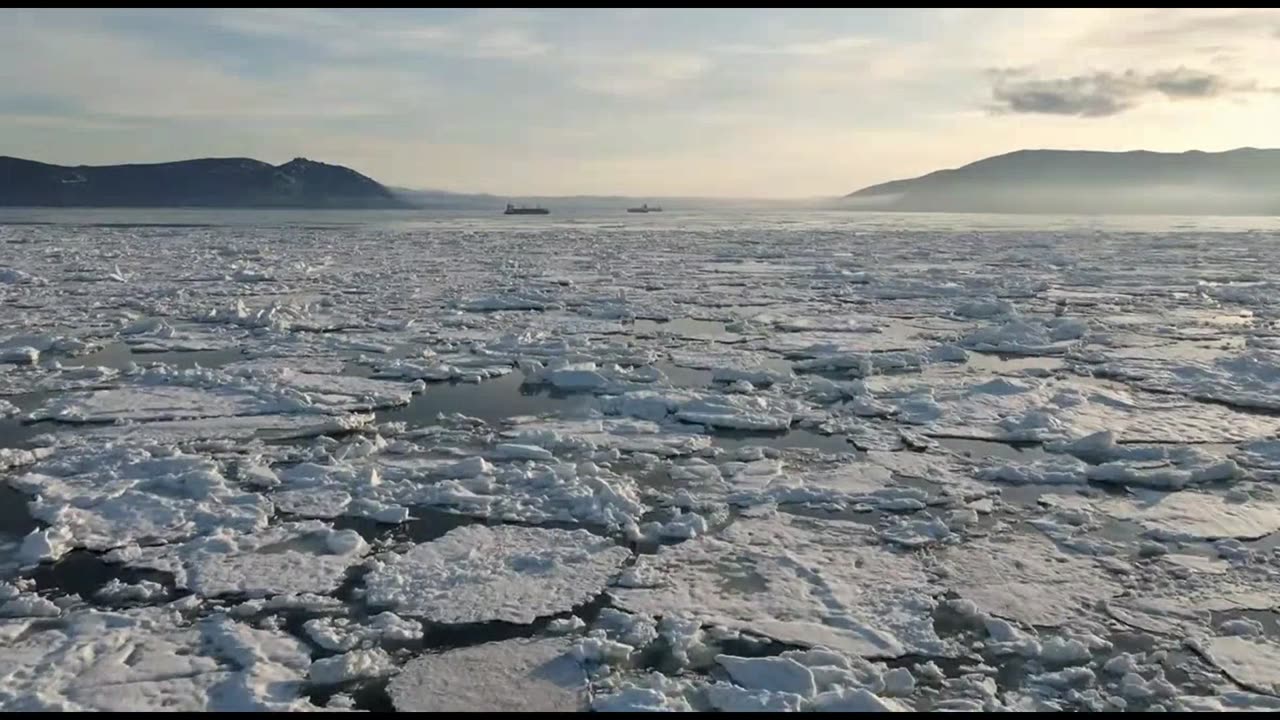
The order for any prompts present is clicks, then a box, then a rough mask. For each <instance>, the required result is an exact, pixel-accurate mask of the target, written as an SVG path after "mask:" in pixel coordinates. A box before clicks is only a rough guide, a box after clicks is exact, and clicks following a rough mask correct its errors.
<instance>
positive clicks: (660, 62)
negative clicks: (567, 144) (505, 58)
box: [566, 52, 712, 98]
mask: <svg viewBox="0 0 1280 720" xmlns="http://www.w3.org/2000/svg"><path fill="white" fill-rule="evenodd" d="M567 61H568V62H567V63H566V68H567V69H569V71H570V72H571V74H572V77H573V82H574V84H575V85H576V86H577V87H578V88H580V89H582V90H586V91H588V92H593V93H598V94H602V95H611V96H613V97H618V98H637V97H651V96H655V95H662V94H665V93H667V92H671V91H674V90H676V89H678V88H679V87H681V86H683V85H686V84H688V83H690V82H693V81H695V80H698V79H699V78H701V77H702V76H703V75H704V74H706V73H707V72H708V70H710V69H711V67H712V66H711V63H710V61H709V60H708V59H707V58H705V57H702V56H701V55H696V54H693V53H653V52H650V53H631V54H628V55H625V56H614V57H608V56H591V57H586V56H582V57H573V58H567Z"/></svg>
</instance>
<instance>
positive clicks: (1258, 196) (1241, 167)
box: [844, 148, 1280, 214]
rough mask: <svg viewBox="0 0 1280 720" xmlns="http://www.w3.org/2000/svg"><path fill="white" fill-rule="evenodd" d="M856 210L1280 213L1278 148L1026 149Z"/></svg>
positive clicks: (878, 190)
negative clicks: (1176, 150) (1170, 151)
mask: <svg viewBox="0 0 1280 720" xmlns="http://www.w3.org/2000/svg"><path fill="white" fill-rule="evenodd" d="M844 199H845V200H846V201H848V204H849V205H852V206H856V208H857V209H875V210H897V211H949V212H1099V213H1106V212H1139V213H1148V212H1151V213H1172V214H1206V213H1216V214H1274V213H1277V212H1280V149H1259V148H1237V149H1234V150H1227V151H1223V152H1205V151H1201V150H1190V151H1186V152H1181V153H1163V152H1154V151H1150V150H1130V151H1120V152H1110V151H1100V150H1053V149H1027V150H1017V151H1014V152H1010V153H1005V154H1002V155H995V156H992V157H988V158H983V159H981V160H977V161H975V162H972V163H969V164H967V165H963V166H960V167H957V168H948V169H943V170H936V171H934V172H931V173H926V174H924V175H921V176H918V177H914V178H906V179H901V180H892V181H889V182H885V183H878V184H876V185H871V186H868V187H865V188H862V189H861V190H857V191H855V192H852V193H850V194H848V195H845V196H844Z"/></svg>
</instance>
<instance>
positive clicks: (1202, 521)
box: [1045, 490, 1280, 541]
mask: <svg viewBox="0 0 1280 720" xmlns="http://www.w3.org/2000/svg"><path fill="white" fill-rule="evenodd" d="M1045 502H1047V503H1050V504H1052V505H1055V506H1058V507H1067V508H1076V509H1086V510H1093V511H1098V512H1103V513H1106V514H1107V515H1110V516H1111V517H1113V518H1116V519H1119V520H1133V521H1136V522H1137V523H1139V524H1140V525H1142V527H1143V528H1145V529H1146V530H1147V533H1148V534H1149V535H1151V536H1153V537H1156V538H1159V539H1163V540H1184V541H1195V540H1217V539H1220V538H1240V539H1244V540H1250V539H1256V538H1261V537H1265V536H1267V535H1270V534H1271V533H1273V532H1275V531H1276V530H1280V503H1277V502H1275V501H1274V500H1264V499H1260V498H1250V497H1240V498H1236V499H1228V498H1227V497H1224V495H1223V494H1222V493H1220V492H1197V491H1192V490H1183V491H1181V492H1171V493H1166V492H1159V491H1155V490H1132V491H1130V493H1129V494H1128V495H1126V496H1122V497H1114V496H1105V497H1097V498H1084V497H1080V496H1074V495H1073V496H1058V495H1054V496H1049V497H1047V498H1045Z"/></svg>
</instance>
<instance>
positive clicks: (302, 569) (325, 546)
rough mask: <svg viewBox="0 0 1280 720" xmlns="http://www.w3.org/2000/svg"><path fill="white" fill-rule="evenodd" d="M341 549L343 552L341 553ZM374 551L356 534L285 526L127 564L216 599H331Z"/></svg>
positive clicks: (217, 538) (211, 539)
mask: <svg viewBox="0 0 1280 720" xmlns="http://www.w3.org/2000/svg"><path fill="white" fill-rule="evenodd" d="M335 548H337V550H335ZM367 550H368V547H367V546H366V545H365V543H364V540H363V539H361V538H360V536H359V535H357V534H356V533H355V531H354V530H340V531H336V532H335V531H332V530H330V529H328V527H327V526H326V525H324V524H323V523H319V522H314V521H313V522H305V523H285V524H282V525H277V526H274V527H272V528H270V529H268V530H266V531H263V532H261V533H258V534H252V535H233V534H216V535H211V536H208V537H199V538H195V539H193V540H190V541H187V542H185V543H181V544H176V545H166V546H163V547H155V548H152V547H148V548H141V549H140V550H139V551H138V552H137V554H136V556H134V557H130V558H129V559H128V560H127V563H128V564H129V565H131V566H134V567H148V568H155V569H157V570H163V571H166V572H170V573H173V576H174V580H175V582H176V583H177V585H178V587H184V588H190V589H191V590H192V591H193V592H195V593H196V594H198V595H201V596H205V597H211V596H215V595H224V594H228V593H237V594H244V595H248V596H250V597H263V596H268V595H279V594H287V593H319V594H323V593H329V592H333V591H334V590H336V589H337V588H338V586H339V585H341V584H342V580H343V578H344V576H345V575H346V572H347V569H348V568H349V567H351V566H353V565H356V564H359V563H360V562H362V561H363V558H362V555H363V554H364V553H365V552H367Z"/></svg>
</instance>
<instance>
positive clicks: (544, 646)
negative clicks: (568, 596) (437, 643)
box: [387, 639, 587, 712]
mask: <svg viewBox="0 0 1280 720" xmlns="http://www.w3.org/2000/svg"><path fill="white" fill-rule="evenodd" d="M567 647H568V644H567V643H566V642H565V641H564V640H561V639H544V640H538V639H534V640H507V641H503V642H496V643H486V644H484V645H477V646H474V647H467V648H461V649H458V650H449V651H447V652H443V653H438V654H429V655H422V656H420V657H418V658H415V659H414V660H412V661H410V662H409V663H408V664H406V665H405V666H404V667H403V668H402V669H401V671H400V674H399V675H397V676H396V677H395V678H393V679H392V680H391V683H390V684H389V685H388V686H387V694H388V695H390V696H391V702H392V704H394V705H395V707H396V709H397V710H399V711H401V712H576V711H580V710H582V709H583V706H584V705H585V704H586V690H587V677H586V674H585V673H584V672H583V670H582V668H581V666H579V665H578V664H577V663H576V662H574V661H573V660H572V659H570V658H569V657H568V656H567V655H566V649H567Z"/></svg>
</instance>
